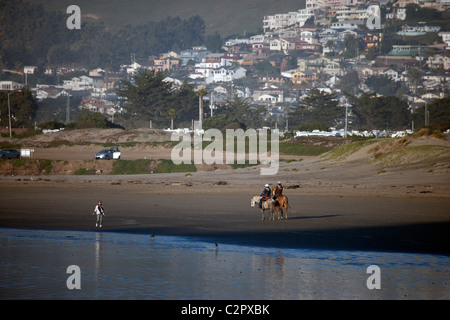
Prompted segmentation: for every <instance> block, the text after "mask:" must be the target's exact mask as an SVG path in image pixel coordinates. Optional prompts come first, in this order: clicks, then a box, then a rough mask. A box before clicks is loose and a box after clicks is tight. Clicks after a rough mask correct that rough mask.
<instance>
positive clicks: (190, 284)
mask: <svg viewBox="0 0 450 320" xmlns="http://www.w3.org/2000/svg"><path fill="white" fill-rule="evenodd" d="M449 262H450V257H448V256H442V255H431V254H411V253H384V252H363V251H331V250H330V251H327V250H308V249H279V248H261V247H252V246H237V245H226V244H221V243H219V244H218V246H216V245H215V244H214V243H207V242H201V241H194V240H192V239H189V238H183V237H168V236H155V237H151V236H150V235H135V234H121V233H107V232H97V233H96V232H72V231H70V232H68V231H43V230H42V231H41V230H39V231H35V230H21V229H0V299H189V300H190V299H217V300H228V299H234V300H235V299H258V300H266V299H277V300H278V299H449V298H450V290H449V286H448V281H449V278H450V263H449ZM71 265H77V266H78V267H79V268H80V273H79V274H80V277H79V282H76V281H75V282H71V283H79V284H80V286H81V288H80V289H69V288H68V286H67V280H68V278H71V277H72V276H73V274H72V273H67V268H68V267H69V266H71ZM370 265H377V266H378V267H379V268H380V273H379V274H377V275H379V278H377V280H379V281H378V282H377V283H379V284H380V285H381V288H380V289H369V288H368V286H367V280H368V278H369V277H371V275H372V274H371V273H368V272H367V271H368V270H367V268H368V267H369V266H370ZM74 275H75V274H74Z"/></svg>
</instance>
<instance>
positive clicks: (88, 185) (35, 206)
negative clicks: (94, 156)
mask: <svg viewBox="0 0 450 320" xmlns="http://www.w3.org/2000/svg"><path fill="white" fill-rule="evenodd" d="M249 172H250V171H249V170H247V171H245V170H244V171H242V170H238V171H235V172H233V173H231V172H230V171H228V172H225V171H223V172H219V171H218V172H203V173H194V174H193V175H192V176H185V175H184V174H171V175H165V174H161V175H138V176H83V177H76V176H43V177H34V178H33V177H2V179H1V180H2V181H1V182H2V183H1V184H0V201H1V203H2V205H1V208H0V227H4V228H22V229H45V230H74V231H75V230H76V231H96V232H97V231H104V232H122V233H139V234H148V235H174V236H177V235H179V236H189V237H192V239H193V240H194V239H199V240H203V241H211V243H214V242H215V243H218V244H219V245H220V243H227V244H242V245H254V246H262V247H284V248H303V249H304V248H311V249H336V250H364V251H384V252H417V253H435V254H445V255H448V254H450V250H449V247H448V243H450V241H449V240H450V233H449V232H448V231H449V227H450V214H449V209H448V208H450V197H448V196H447V195H446V193H445V188H443V189H442V190H441V192H435V193H425V192H421V191H417V192H416V193H412V194H409V193H407V192H409V191H410V190H411V187H409V185H408V181H406V183H403V184H398V185H397V186H396V188H395V189H396V190H397V192H394V191H393V192H387V189H389V184H388V185H379V186H378V189H376V188H374V186H370V184H367V183H366V184H364V185H362V183H361V181H362V180H359V184H358V186H351V185H347V184H345V182H343V181H340V187H338V186H332V185H331V186H330V185H328V186H326V187H325V186H320V185H309V186H307V185H303V186H301V187H300V188H295V189H286V190H285V194H286V195H287V196H288V197H289V203H290V205H291V209H290V210H289V211H288V220H275V221H269V220H268V213H266V219H265V220H264V221H262V220H261V212H260V210H259V209H257V208H251V207H250V197H251V196H253V195H257V194H259V193H260V192H261V191H260V190H259V189H261V187H260V186H261V185H262V181H264V179H265V180H267V177H259V176H257V175H255V174H254V172H250V173H249ZM249 175H251V176H252V177H254V178H253V179H249V178H248V177H249ZM224 177H228V179H227V182H226V183H218V182H220V181H223V178H224ZM286 180H288V178H287V177H286ZM388 183H389V181H388ZM330 184H331V182H330ZM363 186H365V187H363ZM426 187H427V185H426V184H425V185H423V186H422V188H425V189H426ZM415 188H417V190H421V189H420V188H421V186H420V185H419V184H418V185H416V186H415ZM391 189H393V188H392V185H391ZM425 189H423V190H425ZM377 190H378V191H381V190H384V191H385V192H377ZM399 190H400V191H399ZM433 190H434V191H438V190H440V189H439V184H437V185H434V186H433ZM99 199H101V200H102V201H103V204H104V207H105V209H106V212H107V214H106V216H105V217H104V223H103V228H102V229H98V228H96V227H95V217H94V216H93V215H92V211H93V208H94V206H95V204H96V203H97V201H98V200H99Z"/></svg>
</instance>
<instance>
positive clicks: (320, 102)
mask: <svg viewBox="0 0 450 320" xmlns="http://www.w3.org/2000/svg"><path fill="white" fill-rule="evenodd" d="M342 113H343V112H342V108H341V107H339V102H338V101H337V100H336V99H335V97H334V94H333V93H326V92H324V91H320V90H318V89H312V90H310V91H309V92H308V94H307V96H306V97H304V98H302V99H301V100H299V101H298V104H297V106H296V107H295V109H294V110H293V111H292V112H291V114H290V117H289V119H291V121H292V122H293V124H294V125H301V124H306V123H311V122H317V123H323V124H325V125H326V126H327V127H331V126H334V125H335V123H336V120H337V118H339V116H340V115H341V114H342Z"/></svg>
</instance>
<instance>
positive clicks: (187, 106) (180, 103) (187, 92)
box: [172, 80, 198, 125]
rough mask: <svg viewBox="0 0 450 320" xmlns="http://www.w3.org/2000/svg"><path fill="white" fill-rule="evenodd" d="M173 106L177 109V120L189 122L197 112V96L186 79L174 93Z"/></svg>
mask: <svg viewBox="0 0 450 320" xmlns="http://www.w3.org/2000/svg"><path fill="white" fill-rule="evenodd" d="M172 105H173V107H174V108H175V110H177V119H178V122H184V123H186V124H189V125H190V124H191V121H192V120H193V119H195V118H196V115H197V114H198V96H197V93H196V92H195V91H194V87H193V86H192V85H191V84H189V83H188V82H187V81H186V80H185V81H184V82H183V84H182V85H181V87H180V88H178V90H177V91H176V92H175V93H174V102H173V104H172Z"/></svg>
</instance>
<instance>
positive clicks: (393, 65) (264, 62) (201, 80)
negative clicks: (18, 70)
mask: <svg viewBox="0 0 450 320" xmlns="http://www.w3.org/2000/svg"><path fill="white" fill-rule="evenodd" d="M378 2H379V3H384V4H386V3H391V2H392V1H378ZM413 2H414V1H407V0H403V1H402V0H399V1H397V2H396V3H395V4H394V5H389V6H388V7H386V10H384V11H383V12H386V16H385V18H386V24H389V23H390V22H391V21H392V20H390V19H396V20H395V21H396V31H395V32H394V31H392V34H393V35H395V33H397V35H400V36H403V37H404V39H406V40H404V41H402V42H399V43H395V42H393V43H389V45H390V48H391V50H390V51H389V52H388V50H385V51H384V53H381V50H380V43H381V42H382V41H383V32H380V30H376V29H375V30H371V29H369V28H367V20H368V19H369V17H370V15H371V12H372V11H370V10H369V7H370V5H373V1H368V0H315V1H310V0H307V1H306V8H304V9H300V10H298V11H293V12H288V13H279V14H273V15H267V16H265V17H264V19H263V21H261V25H262V27H263V30H264V32H263V33H262V34H257V35H252V36H251V37H247V38H245V37H244V38H235V37H234V38H231V39H226V40H224V42H223V46H222V50H221V52H211V51H210V50H208V49H207V48H206V47H204V46H197V47H193V48H189V49H185V50H181V51H179V52H174V51H171V52H166V53H162V54H159V55H157V56H149V57H136V56H135V55H134V54H131V55H130V57H131V59H130V61H129V64H128V63H127V64H124V65H122V66H120V68H119V69H118V70H117V69H116V70H114V71H111V70H106V69H101V68H94V69H92V70H84V71H85V72H84V73H83V74H82V75H81V71H80V70H76V72H77V73H76V75H74V76H73V77H72V76H69V75H70V72H69V71H68V70H65V71H64V74H63V73H62V72H61V73H60V75H61V76H64V80H61V81H60V83H59V85H58V86H53V87H39V88H35V94H36V96H37V97H38V98H39V99H41V100H43V99H51V98H57V97H59V96H61V95H77V96H80V97H81V98H82V99H83V100H82V103H81V105H80V108H81V109H84V110H89V111H92V112H100V113H102V114H105V115H108V116H111V115H112V114H114V113H115V112H120V108H119V105H120V104H121V103H123V101H121V100H120V99H119V97H117V96H116V94H115V92H116V89H118V88H120V85H121V80H130V79H132V76H133V75H134V74H135V73H136V72H137V71H138V70H140V69H146V70H156V71H160V72H163V73H164V74H165V75H166V79H165V81H170V82H172V83H173V84H174V85H173V87H174V88H175V90H176V89H177V88H178V87H180V86H181V85H182V84H183V82H184V81H188V82H189V83H191V84H192V85H193V86H194V88H195V90H198V88H202V87H206V89H207V91H208V92H209V93H210V94H209V96H208V97H206V98H205V99H206V101H208V99H211V100H209V101H210V103H213V102H214V104H215V106H218V105H220V103H221V102H223V101H225V100H226V99H230V98H231V99H232V98H233V97H234V95H238V96H241V97H245V99H248V100H249V101H250V102H251V103H252V104H253V105H255V106H265V107H266V109H267V117H270V115H277V116H280V117H283V115H284V114H285V113H286V112H285V111H286V110H285V109H284V108H285V106H286V105H289V104H291V105H292V104H295V102H296V100H297V99H299V98H300V97H301V96H302V94H304V93H305V92H306V91H308V90H310V89H313V88H317V89H319V90H320V91H324V92H333V93H336V94H342V93H341V92H340V91H341V90H342V89H341V85H340V84H341V83H340V81H341V80H342V79H345V76H346V75H348V74H349V73H350V72H351V74H355V72H356V73H357V75H358V80H359V84H357V85H355V88H354V92H358V91H359V92H363V91H364V90H367V86H366V85H365V84H364V81H365V80H366V79H368V78H369V77H372V76H386V77H388V78H389V79H391V80H393V81H394V82H395V83H396V84H399V85H401V86H403V87H404V88H405V89H404V90H408V88H410V87H411V85H410V83H409V82H408V81H410V79H409V78H408V77H407V73H408V70H412V69H417V70H420V71H421V75H422V78H421V79H420V83H419V84H418V85H417V88H418V92H407V93H408V101H410V102H411V103H414V105H417V104H418V103H419V102H421V101H425V100H424V99H425V98H426V99H430V98H432V97H435V96H440V95H441V93H443V94H447V93H448V92H449V91H450V77H449V73H450V58H449V51H448V48H450V32H449V31H447V30H441V27H439V26H436V25H433V24H432V23H430V24H428V23H417V24H409V23H404V22H403V21H404V19H405V18H406V17H405V14H406V9H405V6H406V5H407V4H408V3H413ZM416 2H417V1H416ZM424 2H426V3H427V4H429V5H431V3H432V1H424ZM437 2H439V1H438V0H436V1H435V3H437ZM383 20H384V19H383ZM386 29H388V28H386ZM399 29H401V31H398V30H399ZM397 31H398V32H397ZM427 33H433V34H437V35H439V36H440V38H441V39H442V43H439V44H437V46H433V47H431V46H427V45H425V44H414V45H413V44H405V43H408V42H407V40H409V39H410V38H411V37H414V36H417V35H420V34H427ZM393 38H394V37H393ZM348 39H354V40H355V42H356V43H357V50H356V51H355V52H349V50H348V48H346V45H345V42H346V40H348ZM394 39H399V37H395V38H394ZM383 49H385V48H383ZM130 50H132V49H130ZM369 51H370V52H371V55H369V54H368V52H369ZM67 72H69V73H67ZM406 96H407V95H406V94H405V97H406ZM409 97H411V98H409Z"/></svg>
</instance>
